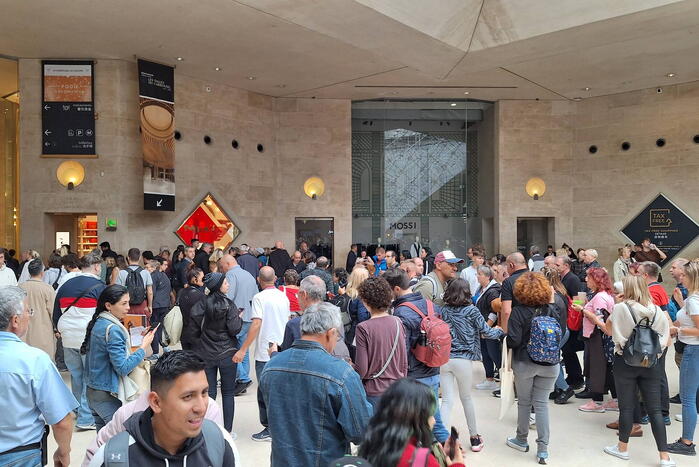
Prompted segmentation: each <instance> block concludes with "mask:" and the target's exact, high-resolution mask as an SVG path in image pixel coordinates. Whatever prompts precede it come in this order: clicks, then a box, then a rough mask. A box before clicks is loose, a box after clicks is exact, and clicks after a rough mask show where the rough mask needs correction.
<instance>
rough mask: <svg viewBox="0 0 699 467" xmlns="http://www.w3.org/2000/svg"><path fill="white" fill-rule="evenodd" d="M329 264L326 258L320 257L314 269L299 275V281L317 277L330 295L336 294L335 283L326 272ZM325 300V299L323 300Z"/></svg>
mask: <svg viewBox="0 0 699 467" xmlns="http://www.w3.org/2000/svg"><path fill="white" fill-rule="evenodd" d="M329 264H330V261H328V258H326V257H325V256H320V257H318V259H317V260H316V265H315V267H314V268H309V269H306V270H305V271H303V272H302V273H301V279H305V278H306V277H308V276H311V275H313V276H318V277H320V278H321V279H323V281H324V282H325V289H326V290H327V291H328V292H330V293H333V294H335V293H337V289H335V283H334V282H333V278H332V276H331V275H330V273H329V272H328V271H327V269H328V265H329ZM323 300H325V299H323Z"/></svg>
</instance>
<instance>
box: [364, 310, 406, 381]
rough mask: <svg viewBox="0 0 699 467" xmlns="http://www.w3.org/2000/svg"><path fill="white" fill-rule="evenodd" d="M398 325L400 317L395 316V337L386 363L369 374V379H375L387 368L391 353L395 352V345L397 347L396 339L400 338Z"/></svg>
mask: <svg viewBox="0 0 699 467" xmlns="http://www.w3.org/2000/svg"><path fill="white" fill-rule="evenodd" d="M400 326H401V323H400V319H398V318H396V338H395V339H394V340H393V347H392V348H391V353H390V354H389V356H388V358H387V359H386V363H384V365H383V368H381V371H379V372H378V373H376V374H375V375H373V376H369V379H376V378H378V377H379V376H381V375H382V374H383V372H384V371H386V368H388V365H389V364H390V363H391V360H393V355H394V354H395V353H396V347H398V339H399V338H400Z"/></svg>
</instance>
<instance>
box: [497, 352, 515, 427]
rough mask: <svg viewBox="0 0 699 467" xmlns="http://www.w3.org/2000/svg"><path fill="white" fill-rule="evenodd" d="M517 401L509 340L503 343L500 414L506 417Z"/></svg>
mask: <svg viewBox="0 0 699 467" xmlns="http://www.w3.org/2000/svg"><path fill="white" fill-rule="evenodd" d="M514 403H515V374H514V372H513V371H512V349H508V348H507V342H506V341H503V343H502V366H501V367H500V415H499V417H498V419H499V420H502V419H503V417H505V414H506V413H507V411H508V410H510V407H512V406H513V405H514Z"/></svg>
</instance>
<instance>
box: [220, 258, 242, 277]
mask: <svg viewBox="0 0 699 467" xmlns="http://www.w3.org/2000/svg"><path fill="white" fill-rule="evenodd" d="M219 264H220V265H221V269H222V270H223V271H222V272H224V273H226V272H228V271H230V270H231V269H233V267H235V266H237V265H238V262H237V261H236V260H235V258H234V257H233V255H231V254H226V255H223V256H222V257H221V259H220V260H219Z"/></svg>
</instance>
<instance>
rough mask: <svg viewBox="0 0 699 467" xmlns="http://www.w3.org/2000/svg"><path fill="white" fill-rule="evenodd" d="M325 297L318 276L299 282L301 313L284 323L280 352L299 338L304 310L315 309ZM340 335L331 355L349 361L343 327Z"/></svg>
mask: <svg viewBox="0 0 699 467" xmlns="http://www.w3.org/2000/svg"><path fill="white" fill-rule="evenodd" d="M325 296H326V289H325V282H323V279H321V278H320V277H318V276H308V277H306V278H305V279H304V280H302V281H301V284H300V285H299V291H298V300H299V307H300V308H301V312H299V315H300V316H297V317H295V318H293V319H291V320H289V322H288V323H286V328H285V329H284V340H283V342H282V345H281V346H280V347H279V349H280V350H287V349H290V348H291V347H292V345H293V344H294V342H295V341H296V340H297V339H300V338H301V317H302V316H303V314H304V313H305V311H306V310H309V309H311V308H312V307H316V306H318V305H319V304H321V303H323V299H324V298H325ZM328 305H330V306H332V307H335V308H337V310H338V311H339V310H340V309H339V308H338V307H336V306H335V305H332V304H330V303H328ZM339 331H340V335H341V337H342V340H341V341H338V343H337V345H336V346H335V349H334V350H333V355H334V356H335V357H338V358H342V359H345V360H349V356H350V355H349V349H348V348H347V344H346V343H345V341H344V338H345V329H344V326H340V329H339ZM274 350H276V347H273V348H272V351H274Z"/></svg>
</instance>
